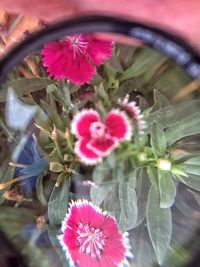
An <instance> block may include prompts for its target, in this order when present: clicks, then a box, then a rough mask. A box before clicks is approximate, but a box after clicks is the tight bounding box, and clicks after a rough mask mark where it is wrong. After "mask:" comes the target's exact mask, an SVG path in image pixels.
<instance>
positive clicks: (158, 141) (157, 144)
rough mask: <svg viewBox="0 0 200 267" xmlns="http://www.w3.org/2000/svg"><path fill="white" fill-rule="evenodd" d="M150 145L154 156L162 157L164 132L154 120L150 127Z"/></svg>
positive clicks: (164, 142) (164, 146)
mask: <svg viewBox="0 0 200 267" xmlns="http://www.w3.org/2000/svg"><path fill="white" fill-rule="evenodd" d="M150 134H151V147H152V149H153V152H154V155H155V157H156V158H159V157H162V156H164V155H165V153H166V149H167V143H166V137H165V133H164V131H163V129H162V128H160V126H159V124H157V123H156V122H154V124H153V125H152V127H151V132H150Z"/></svg>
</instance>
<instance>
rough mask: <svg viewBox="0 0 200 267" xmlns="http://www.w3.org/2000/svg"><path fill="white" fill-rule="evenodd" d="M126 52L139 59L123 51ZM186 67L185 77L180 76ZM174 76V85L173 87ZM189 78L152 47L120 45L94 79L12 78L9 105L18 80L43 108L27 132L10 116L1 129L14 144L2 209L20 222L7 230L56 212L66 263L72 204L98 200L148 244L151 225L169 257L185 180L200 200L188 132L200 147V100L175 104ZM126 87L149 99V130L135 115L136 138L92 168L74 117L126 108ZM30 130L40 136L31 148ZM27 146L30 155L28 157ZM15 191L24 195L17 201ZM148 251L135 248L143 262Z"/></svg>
mask: <svg viewBox="0 0 200 267" xmlns="http://www.w3.org/2000/svg"><path fill="white" fill-rule="evenodd" d="M124 51H126V53H127V54H128V53H130V54H131V56H130V57H125V56H123V55H124V53H125V52H124ZM33 58H34V56H33ZM16 72H17V70H16ZM162 72H163V75H160V73H161V74H162ZM177 72H178V73H179V76H176V75H175V74H176V73H177ZM168 81H170V82H169V84H170V86H173V88H171V91H168V90H169V84H168ZM188 82H189V77H188V76H187V75H185V74H184V73H183V71H182V70H181V69H179V68H178V67H177V66H175V65H173V63H172V62H171V61H169V60H168V59H166V58H165V57H163V56H161V55H160V54H158V53H157V52H155V51H153V50H152V49H150V48H146V47H144V48H140V47H138V48H135V49H133V48H132V47H129V46H124V47H123V46H122V45H116V47H115V50H114V52H113V56H112V58H111V60H110V61H108V62H107V63H105V64H104V65H103V66H102V67H100V68H99V69H98V73H97V75H96V76H95V79H94V80H93V81H92V82H91V83H90V84H86V85H83V86H77V85H73V84H71V83H69V82H68V81H53V80H51V79H49V78H48V77H46V74H44V72H43V71H42V70H40V77H37V78H36V77H35V78H26V77H24V78H21V79H17V80H10V81H8V82H7V83H5V84H4V85H3V88H2V89H1V91H0V101H1V102H3V105H5V106H6V103H4V102H5V101H6V100H7V92H8V89H9V88H10V87H11V88H13V89H15V95H16V98H19V99H20V101H22V102H23V104H24V105H26V106H27V107H28V106H34V107H35V108H36V112H35V113H34V115H33V116H34V117H33V118H32V122H33V123H30V124H31V127H30V129H29V130H28V129H21V130H18V131H15V130H14V129H11V128H10V127H8V126H7V125H6V116H4V114H2V113H1V121H0V127H1V131H0V132H1V135H2V136H3V137H4V139H5V140H7V141H6V145H7V146H8V147H9V149H8V151H6V152H5V151H4V154H3V156H4V161H2V162H1V168H0V183H1V184H0V188H1V189H2V191H0V203H1V205H2V207H1V208H0V213H1V218H2V220H4V221H7V220H8V221H9V220H10V224H9V223H8V224H7V223H5V224H4V223H1V227H2V228H3V230H4V231H5V232H6V233H8V234H9V235H10V234H11V236H12V235H17V234H18V235H19V236H20V231H21V230H22V228H23V227H24V225H27V224H29V223H32V224H34V225H35V221H34V218H33V216H32V215H31V214H33V213H34V214H35V211H34V206H35V205H36V206H37V207H38V209H39V211H40V213H41V214H43V215H45V216H46V219H45V223H44V225H43V227H44V228H43V229H44V232H46V234H47V233H48V235H49V239H50V241H49V243H50V242H51V244H52V245H53V247H54V248H55V250H56V252H55V253H56V254H58V255H59V258H60V259H59V261H61V262H62V264H65V263H64V262H65V259H64V257H63V252H62V251H61V250H60V247H59V244H58V242H57V239H56V238H55V237H56V235H58V234H59V230H58V229H59V227H60V225H61V222H62V220H63V219H64V217H65V215H66V212H67V208H68V203H69V202H70V201H72V200H76V199H78V198H88V199H91V201H92V202H93V203H94V204H95V205H97V206H100V207H102V208H103V209H105V210H107V211H108V212H109V213H110V214H112V215H113V216H115V218H116V219H117V222H118V224H119V227H120V229H121V230H122V231H130V232H133V233H135V236H136V237H135V240H137V239H138V240H139V243H138V247H139V246H140V245H141V244H143V243H144V240H142V239H141V236H142V234H141V235H140V236H139V230H138V232H137V229H139V227H144V228H145V231H148V233H149V240H151V243H152V247H153V249H154V252H155V256H156V258H157V262H158V263H159V264H165V262H167V259H168V258H167V257H168V253H169V249H170V245H171V238H173V235H172V230H173V212H172V211H173V209H172V207H173V205H175V204H176V198H177V197H178V196H179V194H180V192H179V188H180V185H181V186H184V187H185V188H187V189H188V190H189V192H190V193H191V196H192V195H193V196H194V198H195V200H196V202H197V203H198V204H199V203H200V195H199V192H198V191H200V167H199V166H200V164H199V160H200V154H199V153H200V151H199V149H193V150H192V149H191V150H189V151H187V150H186V149H185V147H186V146H187V144H188V142H189V141H187V140H188V139H187V138H190V137H192V138H193V139H192V140H193V141H192V142H193V143H192V144H193V147H194V148H195V146H197V145H198V142H199V140H198V135H199V134H200V123H199V118H200V105H199V104H200V100H199V98H198V99H195V100H194V99H191V96H189V100H188V101H183V102H180V103H173V101H172V99H173V98H174V97H175V96H176V94H177V93H178V92H179V91H180V90H181V87H182V86H184V85H186V84H187V83H188ZM135 88H136V90H135ZM154 88H156V90H153V89H154ZM126 94H130V99H133V100H135V101H137V100H138V99H139V100H140V101H139V105H140V108H141V109H142V111H143V116H144V119H145V121H146V124H147V127H146V129H145V130H144V133H142V134H140V132H139V131H138V128H137V124H136V123H135V121H134V120H132V119H131V118H129V120H130V121H131V124H132V127H133V128H134V135H133V137H132V139H131V140H130V141H126V142H123V143H121V144H120V145H119V147H118V148H117V149H116V150H114V151H113V152H112V153H111V154H110V155H108V156H107V157H106V158H105V159H104V160H103V161H102V162H101V163H99V164H98V165H96V166H92V167H91V166H84V164H83V163H82V162H81V159H80V158H77V156H76V154H75V153H74V145H75V142H76V138H75V137H74V135H73V134H71V122H72V119H73V117H74V115H75V114H76V113H77V112H78V111H80V109H82V108H93V109H96V110H97V111H98V112H99V113H100V114H101V116H102V117H105V115H106V114H107V113H108V112H109V111H110V110H111V109H112V108H113V107H114V108H120V105H119V101H118V100H119V99H120V100H123V99H124V98H125V97H126ZM184 100H185V99H184ZM5 106H4V108H5ZM30 137H31V138H33V139H34V140H35V142H34V144H33V145H31V146H29V145H28V148H27V147H26V146H25V144H26V143H27V140H28V139H29V138H30ZM8 139H9V140H8ZM189 144H190V143H189ZM2 151H3V150H2ZM18 151H20V153H18ZM21 153H22V154H23V157H20V156H19V155H21ZM28 157H30V158H29V160H28ZM1 158H2V157H1ZM27 160H28V161H27ZM11 161H12V162H11ZM16 176H17V177H16ZM77 177H78V178H77ZM28 188H31V193H28V192H29V190H28ZM12 190H14V192H15V195H14V196H13V195H12V199H11V195H10V194H11V193H9V192H11V191H12ZM12 192H13V191H12ZM5 193H6V194H5ZM19 196H21V197H19ZM30 203H31V204H30ZM24 207H28V208H29V209H24ZM30 210H31V211H32V212H30ZM5 214H6V215H5ZM37 215H38V214H37ZM5 216H6V217H5ZM18 220H19V225H18ZM29 221H30V222H29ZM1 222H2V221H1ZM14 222H15V226H14V227H13V229H12V226H11V224H14ZM21 224H22V225H21ZM47 225H48V229H47V228H45V227H47ZM137 235H138V236H137ZM21 242H22V241H21ZM23 242H25V241H24V240H23ZM23 242H22V243H23ZM26 242H27V240H26ZM131 242H134V234H133V240H132V241H131ZM135 242H137V241H135ZM49 243H48V244H49ZM29 245H30V244H29ZM49 246H50V245H49ZM145 246H146V245H145ZM148 246H150V245H148ZM133 247H134V246H133ZM29 249H30V247H24V250H23V251H24V254H26V255H29V258H30V262H32V263H33V261H34V262H35V263H33V265H30V266H44V267H45V266H47V265H48V258H45V257H43V256H42V253H43V251H42V250H41V248H40V247H39V246H37V244H36V243H34V249H35V251H37V252H36V254H35V255H37V257H38V258H39V259H41V262H42V264H41V265H39V264H40V263H39V261H38V263H37V261H35V259H34V258H33V257H32V256H33V255H31V253H30V251H29ZM179 249H180V248H179ZM149 251H150V250H149ZM140 253H141V251H139V250H137V249H135V258H136V261H137V260H138V262H139V261H140V258H141V255H140ZM150 254H151V253H150ZM44 255H45V254H44ZM63 266H64V265H63ZM66 266H67V263H66ZM141 266H142V265H141ZM163 266H165V265H163ZM166 266H167V265H166Z"/></svg>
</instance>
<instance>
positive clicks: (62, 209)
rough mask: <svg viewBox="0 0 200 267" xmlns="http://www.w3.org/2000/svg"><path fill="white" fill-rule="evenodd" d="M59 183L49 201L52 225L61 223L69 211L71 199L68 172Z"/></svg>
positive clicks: (49, 216) (49, 214) (49, 215)
mask: <svg viewBox="0 0 200 267" xmlns="http://www.w3.org/2000/svg"><path fill="white" fill-rule="evenodd" d="M63 175H66V176H65V177H64V179H63V181H62V183H61V184H60V185H59V187H56V186H54V188H53V191H52V193H51V196H50V199H49V203H48V218H49V222H50V224H51V225H60V224H61V223H62V221H63V219H64V217H65V215H66V213H67V205H68V200H69V185H70V183H69V179H68V177H67V174H64V173H63Z"/></svg>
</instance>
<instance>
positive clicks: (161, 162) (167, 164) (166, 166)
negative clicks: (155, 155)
mask: <svg viewBox="0 0 200 267" xmlns="http://www.w3.org/2000/svg"><path fill="white" fill-rule="evenodd" d="M157 167H158V168H159V169H160V170H163V171H170V170H171V167H172V163H171V161H170V160H168V159H163V158H160V159H158V160H157Z"/></svg>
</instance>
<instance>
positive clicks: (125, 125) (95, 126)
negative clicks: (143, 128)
mask: <svg viewBox="0 0 200 267" xmlns="http://www.w3.org/2000/svg"><path fill="white" fill-rule="evenodd" d="M71 130H72V133H73V134H75V135H76V137H77V138H78V141H77V142H76V145H75V153H76V154H77V155H78V156H79V157H80V159H81V160H82V161H83V162H84V163H85V164H88V165H93V164H96V163H98V162H101V160H102V157H104V156H106V155H108V154H109V153H110V152H111V151H112V150H113V149H115V148H116V147H117V146H118V145H119V143H120V142H122V141H125V140H130V138H131V136H132V128H131V125H130V123H129V120H128V119H127V117H126V115H125V114H124V113H123V112H122V111H120V110H118V109H113V110H111V111H110V112H109V113H108V115H107V116H106V118H105V121H104V122H101V119H100V115H99V113H98V112H97V111H95V110H93V109H88V110H86V109H85V110H82V111H81V112H79V113H78V114H77V115H76V116H75V117H74V119H73V121H72V129H71Z"/></svg>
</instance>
